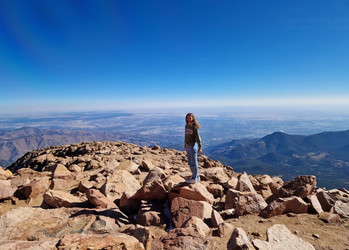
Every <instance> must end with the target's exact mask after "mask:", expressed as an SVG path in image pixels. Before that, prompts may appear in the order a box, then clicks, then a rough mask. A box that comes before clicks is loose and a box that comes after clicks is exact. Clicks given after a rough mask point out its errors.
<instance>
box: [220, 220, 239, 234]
mask: <svg viewBox="0 0 349 250" xmlns="http://www.w3.org/2000/svg"><path fill="white" fill-rule="evenodd" d="M234 229H235V227H234V226H233V225H232V224H230V223H227V222H223V223H221V224H219V225H218V235H219V237H224V236H227V235H231V234H232V233H233V231H234Z"/></svg>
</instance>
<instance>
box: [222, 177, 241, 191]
mask: <svg viewBox="0 0 349 250" xmlns="http://www.w3.org/2000/svg"><path fill="white" fill-rule="evenodd" d="M238 182H239V180H238V178H236V177H235V176H232V177H231V178H230V179H229V180H228V181H227V182H226V183H224V187H225V188H227V189H236V186H237V185H238Z"/></svg>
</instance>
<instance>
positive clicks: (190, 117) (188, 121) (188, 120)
mask: <svg viewBox="0 0 349 250" xmlns="http://www.w3.org/2000/svg"><path fill="white" fill-rule="evenodd" d="M186 119H187V123H191V122H192V121H193V117H192V116H191V115H187V118H186Z"/></svg>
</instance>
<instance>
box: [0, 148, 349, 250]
mask: <svg viewBox="0 0 349 250" xmlns="http://www.w3.org/2000/svg"><path fill="white" fill-rule="evenodd" d="M198 158H199V159H198V160H199V165H200V166H199V173H200V178H201V181H200V183H196V184H187V183H185V179H186V178H188V177H189V176H190V175H191V173H190V170H189V167H188V165H187V162H186V155H185V153H184V152H183V151H177V150H174V149H164V148H161V147H159V146H154V147H152V148H148V147H145V146H142V147H141V146H138V145H135V144H129V143H124V142H91V143H80V144H72V145H66V146H52V147H47V148H44V149H38V150H33V151H30V152H28V153H27V154H26V155H25V156H23V157H22V158H20V159H18V160H17V161H16V162H15V163H14V164H12V165H11V166H10V167H9V168H8V169H7V170H6V171H5V170H3V169H1V168H0V186H1V189H0V203H1V206H0V248H2V249H27V248H32V249H190V250H191V249H217V250H220V249H251V250H253V249H259V250H267V249H290V250H292V249H294V250H296V249H297V250H298V249H317V250H320V249H321V250H322V249H346V248H348V246H349V238H348V235H349V192H348V190H345V189H334V190H325V189H320V188H317V184H316V177H315V176H298V177H296V178H295V179H293V180H292V181H290V182H284V181H283V180H282V179H281V178H278V177H273V178H271V177H270V176H268V175H248V174H247V173H238V172H235V171H233V170H232V168H231V167H229V166H223V165H222V164H221V163H220V162H218V161H213V160H211V159H210V158H208V157H206V156H199V157H198ZM10 170H11V171H12V172H13V173H12V172H10Z"/></svg>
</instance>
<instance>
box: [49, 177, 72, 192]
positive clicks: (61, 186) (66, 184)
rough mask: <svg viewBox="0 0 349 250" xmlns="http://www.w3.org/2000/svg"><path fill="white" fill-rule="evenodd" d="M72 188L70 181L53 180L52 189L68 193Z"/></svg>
mask: <svg viewBox="0 0 349 250" xmlns="http://www.w3.org/2000/svg"><path fill="white" fill-rule="evenodd" d="M70 186H71V182H70V181H68V180H65V179H57V178H56V179H53V180H52V182H51V185H50V189H54V190H65V191H68V190H69V189H70Z"/></svg>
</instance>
